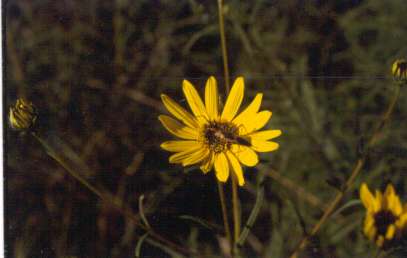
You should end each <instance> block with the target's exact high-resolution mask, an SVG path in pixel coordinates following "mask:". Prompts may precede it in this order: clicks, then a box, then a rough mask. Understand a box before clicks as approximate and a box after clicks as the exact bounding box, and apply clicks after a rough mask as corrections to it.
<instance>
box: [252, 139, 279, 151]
mask: <svg viewBox="0 0 407 258" xmlns="http://www.w3.org/2000/svg"><path fill="white" fill-rule="evenodd" d="M251 144H252V146H251V147H252V149H253V150H255V151H257V152H269V151H274V150H277V149H278V147H279V145H278V143H276V142H269V141H262V140H252V141H251Z"/></svg>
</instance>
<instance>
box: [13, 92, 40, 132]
mask: <svg viewBox="0 0 407 258" xmlns="http://www.w3.org/2000/svg"><path fill="white" fill-rule="evenodd" d="M36 120H37V112H36V111H35V107H34V105H33V104H32V103H31V102H29V101H26V100H24V99H17V101H16V104H15V105H14V107H11V108H10V111H9V122H10V125H11V127H12V128H13V129H15V130H20V131H26V130H29V129H31V128H32V127H33V125H34V124H35V121H36Z"/></svg>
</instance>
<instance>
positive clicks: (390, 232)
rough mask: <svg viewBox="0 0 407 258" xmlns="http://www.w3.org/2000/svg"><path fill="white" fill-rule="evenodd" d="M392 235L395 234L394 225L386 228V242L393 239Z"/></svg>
mask: <svg viewBox="0 0 407 258" xmlns="http://www.w3.org/2000/svg"><path fill="white" fill-rule="evenodd" d="M394 233H396V226H395V225H393V224H392V225H389V226H388V227H387V231H386V236H385V237H386V239H387V240H391V239H393V237H394Z"/></svg>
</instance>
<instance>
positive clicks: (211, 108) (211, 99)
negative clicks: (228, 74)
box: [205, 76, 219, 120]
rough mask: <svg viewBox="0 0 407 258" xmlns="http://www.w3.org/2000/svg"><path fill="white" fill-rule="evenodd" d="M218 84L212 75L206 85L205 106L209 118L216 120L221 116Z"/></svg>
mask: <svg viewBox="0 0 407 258" xmlns="http://www.w3.org/2000/svg"><path fill="white" fill-rule="evenodd" d="M218 101H219V95H218V86H217V83H216V80H215V77H213V76H211V77H209V79H208V80H207V81H206V85H205V106H206V112H207V114H208V116H209V120H216V119H218V116H219V111H218Z"/></svg>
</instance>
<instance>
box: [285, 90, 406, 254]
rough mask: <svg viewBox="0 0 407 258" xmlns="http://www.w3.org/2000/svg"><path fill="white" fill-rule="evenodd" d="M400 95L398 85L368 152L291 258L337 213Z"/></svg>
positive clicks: (370, 141) (367, 148)
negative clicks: (336, 210)
mask: <svg viewBox="0 0 407 258" xmlns="http://www.w3.org/2000/svg"><path fill="white" fill-rule="evenodd" d="M399 95H400V86H399V85H396V93H395V95H394V97H393V99H392V100H391V102H390V104H389V106H388V108H387V110H386V112H385V113H384V114H383V116H382V117H381V119H380V121H379V123H378V124H377V126H376V128H375V130H374V131H373V134H372V137H371V138H370V140H369V142H368V144H367V147H366V151H365V152H364V153H363V154H362V155H361V157H360V158H359V159H358V160H357V162H356V164H355V167H354V168H353V170H352V173H351V175H350V176H349V178H348V180H347V181H346V182H345V184H344V185H343V187H342V190H341V191H339V192H338V193H337V194H336V196H335V197H334V198H333V200H332V201H331V202H330V204H329V205H328V207H327V208H326V210H325V212H324V213H323V214H322V216H321V218H320V219H319V220H318V222H317V223H316V224H315V225H314V227H313V228H312V230H311V232H310V233H309V234H308V235H306V236H304V237H303V239H302V240H301V242H300V243H299V245H298V246H297V248H296V249H295V250H294V252H293V253H292V255H291V256H290V257H291V258H296V257H298V254H299V253H300V252H301V251H302V250H303V249H304V248H305V247H306V246H307V244H308V240H309V239H310V238H311V237H313V236H315V234H316V233H317V232H318V231H319V230H320V229H321V227H322V226H323V224H324V223H325V222H326V221H327V220H328V219H329V218H330V216H331V215H332V213H333V212H334V211H335V209H336V207H337V206H338V204H339V203H340V202H341V201H342V199H343V197H344V196H345V194H346V193H347V192H348V191H349V190H350V189H351V187H352V185H353V183H354V181H355V179H356V177H357V176H358V175H359V173H360V171H361V170H362V167H363V165H364V164H365V161H366V158H367V155H368V153H369V149H371V148H372V147H373V145H374V144H375V143H376V141H377V139H378V137H379V135H380V132H381V130H382V129H383V127H384V125H385V124H386V122H387V121H388V120H389V118H390V115H391V114H392V112H393V110H394V106H395V105H396V103H397V100H398V98H399Z"/></svg>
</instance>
